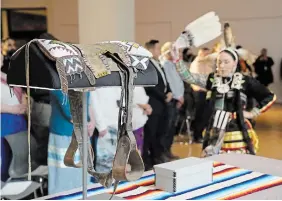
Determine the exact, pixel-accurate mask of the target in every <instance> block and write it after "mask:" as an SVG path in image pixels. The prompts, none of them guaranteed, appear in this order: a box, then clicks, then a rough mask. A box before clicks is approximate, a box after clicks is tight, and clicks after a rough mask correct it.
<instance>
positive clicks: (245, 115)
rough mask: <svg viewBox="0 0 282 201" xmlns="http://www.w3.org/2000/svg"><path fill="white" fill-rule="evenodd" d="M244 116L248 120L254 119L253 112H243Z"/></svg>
mask: <svg viewBox="0 0 282 201" xmlns="http://www.w3.org/2000/svg"><path fill="white" fill-rule="evenodd" d="M243 115H244V117H245V118H246V119H252V118H254V115H253V114H252V113H251V112H247V111H243Z"/></svg>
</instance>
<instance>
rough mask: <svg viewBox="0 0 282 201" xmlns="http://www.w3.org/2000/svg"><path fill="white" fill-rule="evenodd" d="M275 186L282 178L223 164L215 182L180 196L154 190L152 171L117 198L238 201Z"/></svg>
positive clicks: (123, 187)
mask: <svg viewBox="0 0 282 201" xmlns="http://www.w3.org/2000/svg"><path fill="white" fill-rule="evenodd" d="M274 186H281V187H282V178H281V177H276V176H272V175H267V174H262V173H259V172H253V171H250V170H245V169H241V168H238V167H234V166H231V165H226V164H223V163H218V162H215V163H214V173H213V182H212V183H211V184H208V185H204V186H201V187H197V188H194V189H189V190H187V191H183V192H179V193H174V194H172V193H167V192H164V191H161V190H158V189H155V187H154V174H153V172H152V171H151V172H146V175H145V176H143V177H142V178H141V179H139V180H138V181H135V182H122V183H121V184H120V185H119V187H118V189H117V191H116V195H117V196H119V197H123V198H125V199H129V200H133V199H141V200H146V199H149V200H164V199H168V200H175V199H180V200H183V199H186V200H187V199H188V200H189V199H193V200H201V199H205V200H214V199H220V200H230V199H236V198H239V197H242V196H245V195H248V194H251V193H255V192H258V191H262V190H264V189H268V188H271V187H274ZM111 192H112V189H104V188H103V187H94V188H91V189H89V190H88V196H93V195H97V194H100V193H111ZM81 198H82V193H81V192H78V193H72V194H66V195H61V196H56V197H52V198H50V199H52V200H54V199H62V200H65V199H68V200H69V199H81Z"/></svg>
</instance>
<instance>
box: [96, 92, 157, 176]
mask: <svg viewBox="0 0 282 201" xmlns="http://www.w3.org/2000/svg"><path fill="white" fill-rule="evenodd" d="M120 96H121V88H120V87H104V88H97V89H96V90H95V91H93V92H91V101H92V103H93V110H94V116H95V122H96V129H97V130H98V132H99V136H98V138H97V139H96V148H95V150H96V164H95V168H96V170H97V171H98V172H108V171H109V170H110V169H111V168H112V162H113V159H114V156H115V153H116V145H117V132H118V114H119V106H120V105H119V104H120ZM148 100H149V97H148V96H147V95H146V93H145V90H144V88H143V87H135V88H134V95H133V109H132V110H133V111H132V112H133V113H132V128H133V133H134V135H135V138H136V141H137V148H138V149H139V151H140V152H141V153H142V150H143V132H144V131H143V127H144V125H145V124H146V122H147V119H148V117H147V115H150V114H151V113H152V108H151V106H150V105H148Z"/></svg>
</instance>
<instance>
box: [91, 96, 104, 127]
mask: <svg viewBox="0 0 282 201" xmlns="http://www.w3.org/2000/svg"><path fill="white" fill-rule="evenodd" d="M90 101H91V104H92V108H93V110H94V118H95V122H96V128H97V130H98V131H99V132H101V131H103V130H106V129H107V123H106V122H107V120H106V119H105V117H104V115H103V107H101V104H100V100H99V93H97V92H96V91H91V92H90Z"/></svg>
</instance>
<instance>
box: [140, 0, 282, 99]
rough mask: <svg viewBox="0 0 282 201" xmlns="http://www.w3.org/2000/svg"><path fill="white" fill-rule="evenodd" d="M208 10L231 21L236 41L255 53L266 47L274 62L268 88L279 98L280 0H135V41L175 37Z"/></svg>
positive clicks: (281, 85)
mask: <svg viewBox="0 0 282 201" xmlns="http://www.w3.org/2000/svg"><path fill="white" fill-rule="evenodd" d="M209 11H215V12H216V13H217V14H218V15H219V16H220V18H221V20H222V22H224V21H229V22H230V24H231V26H232V28H233V33H234V34H235V36H236V42H237V44H240V45H242V46H244V47H245V48H247V49H249V50H251V51H252V52H254V53H257V54H258V53H259V52H260V49H261V48H263V47H265V48H267V49H268V52H269V55H270V56H272V57H273V59H274V62H275V66H274V68H273V73H274V80H275V81H274V84H272V85H271V86H270V89H271V90H273V91H274V92H275V93H276V94H277V97H278V101H279V102H282V81H281V80H280V78H279V74H280V61H281V59H282V0H236V1H234V0H233V1H231V0H212V1H211V0H135V12H136V14H135V15H136V41H137V42H139V43H141V44H144V43H145V41H147V40H149V39H152V38H155V39H159V40H160V41H161V42H162V43H163V42H166V41H172V40H175V39H176V37H177V36H178V35H179V34H180V33H181V31H183V28H184V27H185V26H186V25H187V24H188V23H189V22H191V21H193V20H194V19H196V18H197V17H199V16H201V15H203V14H205V13H206V12H209ZM215 42H216V40H215V41H212V42H210V43H208V44H206V46H209V47H211V46H212V45H213V44H214V43H215Z"/></svg>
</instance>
